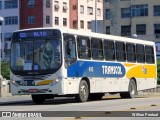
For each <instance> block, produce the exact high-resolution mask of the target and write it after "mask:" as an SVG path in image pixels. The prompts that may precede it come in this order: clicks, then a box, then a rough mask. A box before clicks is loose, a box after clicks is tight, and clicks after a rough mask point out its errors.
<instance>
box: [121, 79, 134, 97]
mask: <svg viewBox="0 0 160 120" xmlns="http://www.w3.org/2000/svg"><path fill="white" fill-rule="evenodd" d="M136 93H137V86H136V83H135V81H134V80H133V79H131V80H130V82H129V87H128V92H122V93H120V96H121V98H134V97H135V95H136Z"/></svg>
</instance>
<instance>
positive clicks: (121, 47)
mask: <svg viewBox="0 0 160 120" xmlns="http://www.w3.org/2000/svg"><path fill="white" fill-rule="evenodd" d="M115 46H116V59H117V61H125V60H126V51H125V43H123V42H116V43H115Z"/></svg>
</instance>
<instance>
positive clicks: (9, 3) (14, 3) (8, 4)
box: [4, 0, 18, 9]
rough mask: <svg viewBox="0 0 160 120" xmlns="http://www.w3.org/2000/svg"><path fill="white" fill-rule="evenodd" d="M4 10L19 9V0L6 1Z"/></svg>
mask: <svg viewBox="0 0 160 120" xmlns="http://www.w3.org/2000/svg"><path fill="white" fill-rule="evenodd" d="M4 8H5V9H11V8H18V1H17V0H10V1H5V3H4Z"/></svg>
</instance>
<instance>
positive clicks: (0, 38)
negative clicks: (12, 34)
mask: <svg viewBox="0 0 160 120" xmlns="http://www.w3.org/2000/svg"><path fill="white" fill-rule="evenodd" d="M3 20H4V19H3V17H1V16H0V50H1V47H2V44H1V43H2V23H3ZM1 51H2V50H1ZM1 51H0V79H1V78H2V75H1Z"/></svg>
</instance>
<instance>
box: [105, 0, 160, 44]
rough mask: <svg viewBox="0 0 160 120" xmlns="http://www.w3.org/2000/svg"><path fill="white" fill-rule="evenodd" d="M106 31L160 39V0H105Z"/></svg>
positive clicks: (155, 39)
mask: <svg viewBox="0 0 160 120" xmlns="http://www.w3.org/2000/svg"><path fill="white" fill-rule="evenodd" d="M104 32H105V33H106V34H112V35H118V36H126V37H137V38H140V39H146V40H151V41H155V42H157V41H160V0H104Z"/></svg>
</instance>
